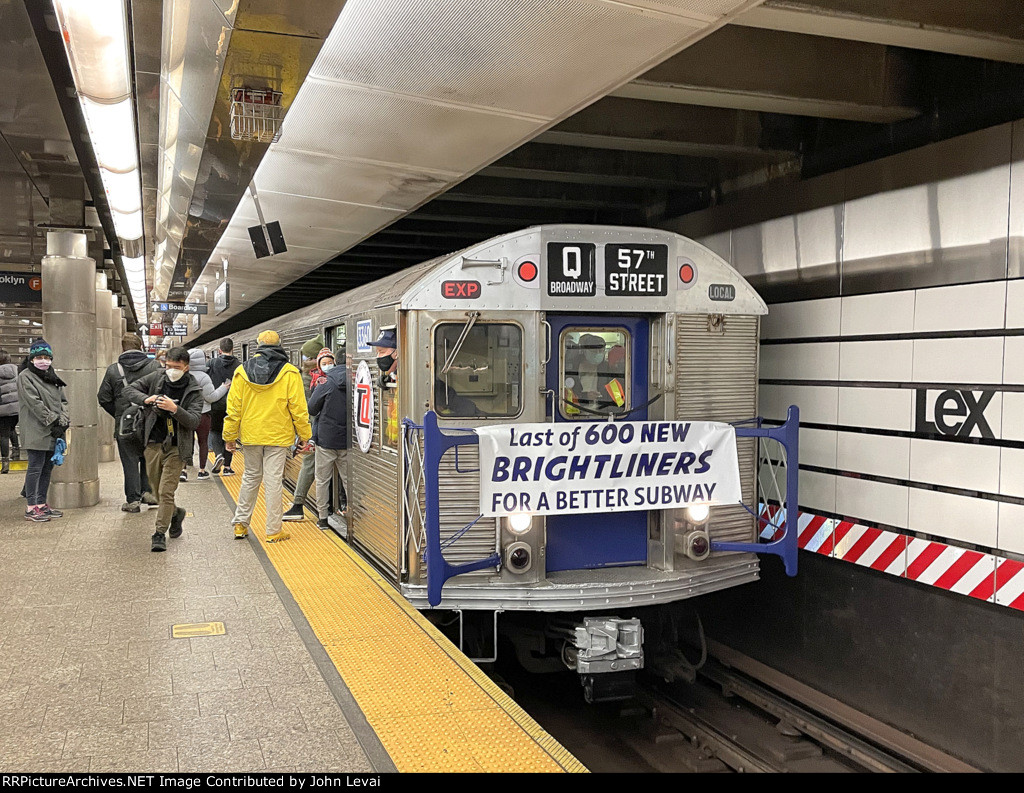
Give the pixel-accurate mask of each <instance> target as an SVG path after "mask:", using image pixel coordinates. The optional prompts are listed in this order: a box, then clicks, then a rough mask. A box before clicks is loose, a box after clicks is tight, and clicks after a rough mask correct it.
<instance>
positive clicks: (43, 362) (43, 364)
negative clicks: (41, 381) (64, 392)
mask: <svg viewBox="0 0 1024 793" xmlns="http://www.w3.org/2000/svg"><path fill="white" fill-rule="evenodd" d="M51 363H53V361H51V360H50V359H49V358H33V359H32V365H33V366H34V367H35V368H36V369H39V370H40V371H43V372H45V371H46V370H47V369H49V368H50V364H51Z"/></svg>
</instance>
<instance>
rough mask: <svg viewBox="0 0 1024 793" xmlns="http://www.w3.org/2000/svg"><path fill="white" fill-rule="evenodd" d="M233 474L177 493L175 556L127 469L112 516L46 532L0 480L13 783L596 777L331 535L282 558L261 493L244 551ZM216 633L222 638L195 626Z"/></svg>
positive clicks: (300, 533)
mask: <svg viewBox="0 0 1024 793" xmlns="http://www.w3.org/2000/svg"><path fill="white" fill-rule="evenodd" d="M236 461H237V465H236V470H237V471H238V472H239V473H236V475H235V476H233V477H225V478H224V479H220V478H218V477H211V479H210V480H208V481H205V482H198V481H195V478H194V476H190V479H189V481H188V482H184V483H181V484H180V485H179V487H178V499H177V501H178V504H179V505H180V506H183V507H185V509H186V511H187V513H188V515H187V517H186V519H185V522H184V532H183V534H182V536H181V537H180V538H177V539H168V550H167V552H166V553H162V554H161V553H151V552H150V536H151V535H152V532H153V520H154V517H155V513H154V511H152V510H147V509H146V508H145V507H143V512H141V513H138V514H130V513H125V512H121V511H120V509H119V507H120V504H121V503H122V501H123V493H122V492H121V468H120V465H119V464H118V463H116V462H114V463H102V464H101V465H100V479H101V500H100V503H99V504H98V505H97V506H95V507H91V508H87V509H74V510H72V509H69V510H66V511H65V517H64V518H62V519H58V520H52V521H50V522H48V523H31V522H27V521H24V520H23V519H22V514H23V512H24V500H23V499H21V498H19V496H18V494H19V491H20V488H21V486H22V484H23V480H24V475H23V473H22V472H20V471H12V472H11V474H9V475H5V476H0V581H2V582H3V586H2V587H0V721H2V723H3V724H4V729H3V730H2V731H0V768H2V769H3V770H4V771H5V772H7V771H10V772H13V771H19V772H21V771H25V772H32V771H35V772H73V771H108V772H110V771H121V772H187V771H208V772H217V771H223V772H257V773H258V772H275V771H276V772H289V771H290V772H343V773H375V772H376V773H387V772H395V771H398V772H408V771H412V772H417V771H419V772H504V771H508V772H517V773H521V772H566V771H570V772H579V771H585V770H586V769H585V768H584V767H583V766H582V764H580V763H579V761H577V760H576V759H575V758H574V757H573V756H572V755H571V754H569V753H568V752H567V751H566V750H565V749H564V748H563V747H561V746H560V745H559V744H558V743H557V742H556V741H555V740H554V739H553V738H552V737H551V736H550V735H548V734H547V733H546V732H545V731H544V730H543V729H542V728H541V727H540V726H539V725H537V724H536V722H534V721H533V719H531V718H530V717H529V716H528V715H527V714H526V713H525V712H524V711H522V709H520V708H519V706H518V705H516V703H515V702H513V701H512V700H511V699H510V698H509V697H508V696H507V695H506V694H505V693H504V692H503V691H502V690H501V689H500V688H499V687H498V686H497V685H495V684H494V683H493V682H492V681H491V680H490V679H489V678H488V677H487V676H486V675H484V674H483V673H482V672H481V671H480V670H479V669H478V668H477V667H476V666H475V665H474V664H473V663H472V662H470V661H469V660H468V659H467V658H466V657H465V656H464V655H463V654H462V653H461V652H460V651H459V650H458V648H456V647H455V646H454V645H452V644H451V642H449V641H448V640H447V639H446V638H445V637H444V636H443V635H441V634H440V633H439V632H438V631H437V630H436V629H435V628H434V627H433V626H432V625H431V624H430V622H429V621H428V620H426V619H425V618H424V617H423V616H422V615H421V614H419V612H417V611H416V610H415V609H413V608H412V607H410V606H409V605H408V604H407V603H406V602H405V601H404V600H403V599H402V598H401V597H399V596H398V595H397V593H395V592H394V590H393V589H391V588H390V587H389V586H388V584H387V583H386V582H385V581H383V580H382V579H381V578H379V577H378V576H377V575H376V573H375V572H374V571H373V570H372V569H371V568H370V567H368V566H367V565H366V564H365V563H364V562H363V561H362V560H361V559H359V557H358V556H356V555H355V554H354V553H352V552H351V551H350V549H348V547H347V546H346V545H345V543H344V542H343V541H342V540H341V539H340V538H338V537H337V535H335V534H334V533H333V532H321V531H319V530H318V529H317V528H316V524H315V522H314V521H313V520H307V521H304V522H295V523H290V524H286V525H287V527H288V530H289V531H290V532H291V535H292V538H291V539H290V540H288V541H287V542H284V543H279V544H275V545H268V544H266V543H265V542H263V538H264V532H263V524H262V518H263V509H264V506H263V499H262V495H261V497H260V501H259V503H258V504H257V508H256V513H255V515H254V519H253V525H252V527H251V528H250V533H249V537H248V539H247V540H246V541H238V540H235V539H234V537H233V533H232V527H231V516H232V513H233V509H234V501H233V496H234V495H236V494H237V492H238V487H239V485H240V483H241V463H242V460H241V455H238V456H237V457H236ZM192 470H193V472H194V469H192ZM307 515H308V513H307ZM309 517H312V516H309ZM199 623H222V624H223V633H222V634H220V635H198V634H199V633H200V632H201V631H202V629H201V628H196V627H191V628H182V627H181V626H183V625H190V626H194V625H196V624H199ZM175 626H179V627H178V628H177V631H175ZM215 629H216V628H215ZM175 632H177V633H179V634H184V635H183V636H181V637H180V638H175V637H174V633H175Z"/></svg>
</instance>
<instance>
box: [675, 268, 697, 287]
mask: <svg viewBox="0 0 1024 793" xmlns="http://www.w3.org/2000/svg"><path fill="white" fill-rule="evenodd" d="M695 275H696V273H695V272H694V271H693V265H692V264H684V265H683V266H682V267H680V268H679V280H680V281H682V282H683V283H684V284H688V283H690V282H691V281H692V280H693V279H694V276H695Z"/></svg>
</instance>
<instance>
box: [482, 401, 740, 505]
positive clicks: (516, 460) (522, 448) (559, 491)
mask: <svg viewBox="0 0 1024 793" xmlns="http://www.w3.org/2000/svg"><path fill="white" fill-rule="evenodd" d="M476 432H477V435H479V437H480V512H481V513H483V514H484V515H487V516H492V515H509V514H512V513H516V512H529V513H532V514H537V515H565V514H569V513H577V512H626V511H629V510H637V509H671V508H673V507H681V506H684V505H686V504H693V503H706V504H736V503H738V502H739V501H741V500H742V498H743V496H742V491H741V489H740V470H739V461H738V459H737V457H736V430H735V429H733V427H731V426H730V425H728V424H721V423H719V422H714V421H692V422H686V421H642V422H640V421H638V422H604V421H601V422H585V423H575V424H502V425H498V426H491V427H479V428H478V429H477V430H476Z"/></svg>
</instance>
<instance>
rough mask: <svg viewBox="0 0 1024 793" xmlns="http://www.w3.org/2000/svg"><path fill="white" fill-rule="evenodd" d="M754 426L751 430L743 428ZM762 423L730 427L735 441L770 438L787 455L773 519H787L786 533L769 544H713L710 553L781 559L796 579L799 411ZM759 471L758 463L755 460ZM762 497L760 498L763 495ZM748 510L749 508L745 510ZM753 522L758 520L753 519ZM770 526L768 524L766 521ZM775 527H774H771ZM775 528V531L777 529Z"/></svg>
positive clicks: (791, 410)
mask: <svg viewBox="0 0 1024 793" xmlns="http://www.w3.org/2000/svg"><path fill="white" fill-rule="evenodd" d="M747 424H753V425H754V426H744V425H747ZM762 425H763V420H762V419H761V418H760V417H758V418H756V419H748V420H746V421H740V422H736V423H735V424H734V425H733V426H734V427H735V429H736V437H738V438H770V439H772V440H774V441H777V442H778V443H779V444H781V446H782V447H783V449H785V451H786V502H785V505H782V504H779V505H778V506H779V509H778V510H777V511H776V512H775V514H776V515H778V514H781V513H782V512H783V511H784V512H785V515H786V522H785V529H784V531H783V534H782V536H781V537H779V538H778V539H773V540H772V541H771V542H767V543H763V542H717V541H714V540H712V542H711V550H713V551H745V552H747V553H759V554H765V553H766V554H772V555H775V556H778V557H780V558H781V559H782V562H783V564H784V565H785V568H786V575H788V576H790V577H792V576H795V575H796V569H797V556H798V552H799V546H798V545H797V534H798V521H799V514H800V511H799V507H798V505H799V498H798V494H799V488H798V479H799V474H800V465H799V460H800V408H798V407H797V406H796V405H790V406H789V410H788V412H787V413H786V420H785V422H783V423H782V424H781V425H779V426H776V427H764V426H762ZM758 466H759V468H760V459H758ZM762 495H763V494H762ZM764 508H765V510H766V511H767V510H769V505H768V503H767V499H765V503H764ZM748 509H749V508H748ZM754 517H755V518H757V517H758V516H757V515H755V516H754ZM769 522H770V520H769ZM772 525H774V524H772ZM776 528H778V527H776Z"/></svg>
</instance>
